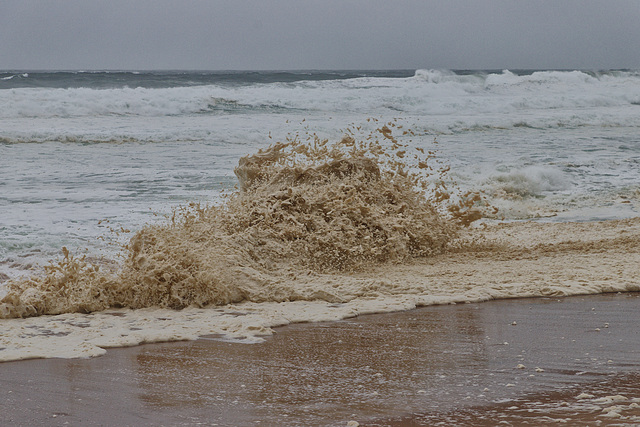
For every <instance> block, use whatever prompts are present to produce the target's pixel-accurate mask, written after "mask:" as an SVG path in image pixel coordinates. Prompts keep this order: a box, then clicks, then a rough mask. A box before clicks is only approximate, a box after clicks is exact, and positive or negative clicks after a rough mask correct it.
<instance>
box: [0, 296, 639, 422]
mask: <svg viewBox="0 0 640 427" xmlns="http://www.w3.org/2000/svg"><path fill="white" fill-rule="evenodd" d="M639 321H640V294H639V293H623V294H605V295H597V296H580V297H570V298H537V299H520V300H502V301H491V302H485V303H480V304H458V305H447V306H431V307H425V308H420V309H416V310H412V311H407V312H401V313H392V314H381V315H367V316H360V317H358V318H353V319H347V320H343V321H338V322H326V323H311V324H296V325H290V326H285V327H282V328H278V329H277V333H276V334H275V335H273V336H271V337H268V338H267V339H266V341H265V342H264V343H260V344H239V343H234V342H225V341H220V340H217V339H216V337H208V338H203V339H200V340H197V341H190V342H177V343H167V344H150V345H142V346H137V347H131V348H125V349H112V350H110V351H109V352H108V353H107V354H106V355H105V356H103V357H98V358H94V359H73V360H69V359H44V360H26V361H20V362H7V363H2V364H0V382H1V384H2V387H1V389H0V395H1V397H0V425H17V426H22V425H25V426H26V425H47V426H49V425H52V426H56V425H225V426H249V425H253V426H255V425H269V426H275V425H347V423H348V422H349V421H355V422H357V423H359V424H360V425H378V426H382V425H391V426H411V425H437V424H440V425H452V424H454V425H496V424H498V423H499V422H501V421H503V422H504V423H503V424H504V425H523V424H531V425H540V424H547V425H549V424H551V425H553V424H556V423H568V424H569V425H607V424H610V423H618V425H625V423H627V425H634V424H636V425H637V424H639V423H640V384H639V383H640V381H639V380H640V332H638V328H637V325H638V323H639ZM352 424H353V423H352ZM565 425H566V424H565Z"/></svg>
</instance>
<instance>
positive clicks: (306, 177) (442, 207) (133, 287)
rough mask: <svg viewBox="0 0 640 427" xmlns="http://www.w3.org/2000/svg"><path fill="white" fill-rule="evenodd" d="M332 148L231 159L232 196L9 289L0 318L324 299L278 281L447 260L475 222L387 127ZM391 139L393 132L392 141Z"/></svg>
mask: <svg viewBox="0 0 640 427" xmlns="http://www.w3.org/2000/svg"><path fill="white" fill-rule="evenodd" d="M358 129H359V128H356V129H349V130H348V131H347V132H346V133H345V136H344V138H342V139H341V140H340V141H337V142H335V143H329V141H328V140H323V139H320V138H319V137H318V136H317V135H315V134H307V135H306V136H302V137H301V136H300V135H295V136H291V137H289V138H287V139H286V140H285V142H279V143H276V144H273V145H271V146H270V147H269V148H268V149H265V150H260V151H258V152H257V153H256V154H254V155H250V156H246V157H244V158H242V159H240V162H239V165H238V167H237V168H236V169H235V173H236V175H237V177H238V180H239V189H238V190H237V191H235V192H233V193H231V194H229V195H227V197H226V199H225V202H224V203H222V204H221V205H215V206H200V205H198V204H192V205H189V206H185V207H183V208H181V209H178V210H176V211H175V212H174V214H173V216H172V217H171V219H170V220H169V221H168V222H167V223H164V224H156V225H149V226H146V227H144V228H143V229H142V230H140V231H139V232H137V233H136V234H135V235H134V237H133V238H132V239H131V240H130V242H129V243H128V244H127V246H126V247H125V249H124V252H123V257H124V262H123V263H122V265H121V266H120V267H114V266H113V264H112V263H108V262H100V261H97V260H89V259H86V258H76V257H74V256H73V255H72V254H71V253H70V252H69V251H68V250H67V249H66V248H63V254H64V258H63V259H62V260H61V261H59V262H58V263H55V264H51V265H49V266H47V267H45V272H44V274H43V275H41V276H32V277H28V278H22V279H15V280H13V281H10V282H9V283H8V284H7V286H6V288H7V293H6V295H5V296H4V297H3V298H2V299H1V300H0V317H5V318H8V317H26V316H37V315H43V314H59V313H67V312H93V311H99V310H104V309H106V308H109V307H128V308H143V307H152V306H159V307H169V308H175V309H180V308H184V307H187V306H199V307H203V306H206V305H210V304H217V305H220V304H227V303H233V302H240V301H253V302H265V301H292V300H317V299H321V300H327V301H332V299H335V297H334V296H333V295H332V294H331V291H330V289H328V290H326V291H320V290H318V289H315V290H310V291H309V292H305V291H303V290H302V291H301V290H300V289H299V287H298V288H296V287H292V286H288V285H287V284H286V283H287V282H286V281H285V280H283V278H291V277H293V278H295V277H297V276H300V277H305V276H306V277H309V276H310V275H322V274H331V273H334V272H353V271H362V270H365V269H367V268H369V267H373V266H379V265H381V264H385V263H405V262H409V261H410V260H411V259H417V258H425V257H430V256H433V255H436V254H441V253H443V252H446V251H448V250H449V249H455V243H454V242H455V241H456V239H457V238H458V237H459V236H460V233H461V230H463V229H464V227H465V226H467V225H469V224H470V223H472V222H473V221H475V220H477V219H479V218H480V217H481V216H482V209H488V207H486V206H485V207H483V206H482V198H481V197H480V195H478V194H475V193H466V194H462V193H460V192H456V191H455V190H454V189H453V188H454V187H452V186H451V183H450V182H449V181H448V179H447V178H446V176H447V171H448V168H447V167H446V166H445V165H442V164H440V163H438V161H437V159H436V158H435V151H434V150H433V149H429V148H430V147H418V148H413V149H412V148H410V146H411V144H410V142H411V141H410V138H411V135H412V133H411V131H409V130H403V129H402V126H401V125H398V124H397V123H396V122H389V123H387V124H384V125H383V126H381V127H380V128H379V129H377V130H376V131H375V132H374V133H372V134H370V135H363V131H359V130H358ZM394 133H402V136H401V137H397V136H395V134H394Z"/></svg>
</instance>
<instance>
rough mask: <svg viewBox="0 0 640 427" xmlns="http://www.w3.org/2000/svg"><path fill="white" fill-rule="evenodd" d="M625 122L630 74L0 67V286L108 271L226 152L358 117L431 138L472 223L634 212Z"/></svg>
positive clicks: (227, 158)
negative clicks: (67, 267)
mask: <svg viewBox="0 0 640 427" xmlns="http://www.w3.org/2000/svg"><path fill="white" fill-rule="evenodd" d="M639 109H640V72H637V71H634V70H619V71H613V70H611V71H580V70H576V71H551V70H521V71H509V70H504V71H447V70H406V71H348V72H342V71H309V72H82V71H73V72H25V71H11V72H1V73H0V280H1V281H2V282H6V281H7V280H8V279H10V278H16V277H21V276H28V275H30V274H32V273H33V272H34V271H35V272H36V273H37V272H38V271H41V269H42V266H44V265H46V264H47V263H48V262H50V261H52V260H56V259H59V258H60V256H61V255H60V254H61V248H62V247H66V248H68V249H69V250H71V251H72V252H73V253H75V254H84V255H86V256H87V257H89V258H98V257H102V258H106V259H113V260H114V263H118V260H119V258H118V257H119V255H118V254H119V253H120V246H121V245H122V244H126V242H127V241H128V239H129V238H130V237H131V235H132V234H133V233H135V232H136V231H137V230H140V229H141V228H142V227H143V226H144V225H145V224H154V223H158V222H162V221H165V220H166V217H167V216H169V215H171V212H172V209H173V208H175V207H177V206H180V205H184V204H186V203H189V202H192V201H196V202H201V203H203V204H217V203H221V200H222V199H221V195H222V194H224V193H225V192H229V191H233V189H234V186H235V185H236V184H237V180H236V177H235V175H234V172H233V170H234V167H235V166H236V165H237V163H238V160H239V159H240V158H241V157H242V156H245V155H248V154H251V153H254V152H256V151H257V150H259V149H265V148H266V147H267V146H269V145H270V144H273V143H275V142H277V141H282V140H284V139H285V138H287V136H291V135H296V134H299V135H306V134H309V133H314V134H317V135H319V136H320V137H321V138H327V139H330V140H340V138H342V136H343V135H344V134H345V132H346V131H347V129H349V128H357V127H360V126H362V127H367V126H369V127H371V126H372V125H371V122H370V121H369V120H371V119H374V120H377V122H376V123H386V122H388V121H394V120H398V121H399V122H401V123H402V125H403V126H404V128H405V129H410V130H411V131H412V134H413V136H412V138H411V140H410V141H408V142H407V144H409V145H411V146H412V147H418V148H420V147H428V148H429V149H431V148H432V147H433V146H434V145H433V144H434V140H435V141H437V144H436V145H435V150H436V155H437V158H438V161H440V162H441V163H442V164H447V165H449V166H450V171H449V176H450V177H451V178H452V179H453V180H455V181H456V183H457V185H458V186H459V187H460V188H462V189H463V190H473V191H481V192H483V194H484V195H485V197H486V198H487V200H488V201H489V202H490V203H491V204H492V205H493V206H495V207H497V208H498V211H497V213H496V214H495V215H493V216H491V217H490V218H488V219H487V220H490V221H496V220H498V221H499V220H507V221H519V220H535V221H547V222H548V221H594V220H603V219H623V218H632V217H636V216H638V207H639V206H640V205H639V203H640V202H639V199H640V132H639V130H640V114H639V112H640V110H639ZM1 287H2V284H1V283H0V292H1ZM0 295H1V294H0ZM391 305H392V306H393V303H391ZM409 305H410V304H409ZM398 307H400V308H401V307H404V306H403V305H402V304H400V305H399V306H398ZM345 310H346V312H348V311H349V310H350V309H345ZM343 314H344V313H343ZM343 314H340V316H342V315H343ZM276 317H277V316H276ZM294 317H295V316H294ZM320 317H321V318H322V316H320ZM328 317H329V318H332V315H331V316H328ZM338 317H339V316H338ZM289 320H290V319H289V318H288V320H287V321H289ZM278 322H284V321H282V320H279V321H275V323H276V324H277V323H278ZM273 323H274V322H271V323H270V325H273ZM285 323H286V322H285ZM187 335H188V334H187Z"/></svg>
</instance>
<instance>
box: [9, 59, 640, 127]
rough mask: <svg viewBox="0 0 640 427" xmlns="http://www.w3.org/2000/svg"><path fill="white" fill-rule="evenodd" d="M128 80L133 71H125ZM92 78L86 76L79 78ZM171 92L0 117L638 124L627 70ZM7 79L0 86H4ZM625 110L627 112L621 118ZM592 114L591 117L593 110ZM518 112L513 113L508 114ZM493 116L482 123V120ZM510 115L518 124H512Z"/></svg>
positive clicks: (74, 98)
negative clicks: (323, 117)
mask: <svg viewBox="0 0 640 427" xmlns="http://www.w3.org/2000/svg"><path fill="white" fill-rule="evenodd" d="M130 74H131V73H130ZM86 76H89V79H90V78H91V74H86ZM323 76H324V77H327V78H326V79H323V78H320V77H318V76H316V77H315V79H307V80H299V81H286V82H283V81H278V82H259V83H247V81H248V80H247V79H248V78H247V77H246V76H244V77H243V78H244V79H245V80H244V81H245V83H244V84H242V85H231V86H229V85H223V84H209V85H201V86H189V85H185V86H177V87H162V88H150V87H135V88H133V87H121V88H111V89H104V88H89V87H77V88H46V87H42V88H14V89H10V90H0V118H48V117H62V118H65V117H101V116H142V117H151V116H153V117H162V116H181V115H193V114H227V113H228V114H239V113H243V112H252V113H256V112H257V113H260V112H266V113H288V112H290V111H292V110H295V111H299V112H302V113H303V114H304V112H305V111H312V112H322V111H325V112H327V113H330V114H333V113H339V112H346V113H353V112H358V113H362V114H370V115H372V116H375V115H378V114H380V113H383V114H384V113H388V112H398V113H401V114H405V115H418V116H423V117H425V116H437V117H446V116H448V117H450V118H451V119H450V120H452V119H455V120H456V121H457V122H456V124H455V126H454V128H455V129H473V128H477V127H482V126H484V125H488V124H490V125H491V126H505V127H511V126H529V127H542V128H544V127H556V126H567V125H570V126H574V125H576V126H580V125H606V126H618V125H621V126H640V115H639V114H637V112H636V111H635V110H636V107H637V106H638V105H640V74H639V73H638V72H635V71H626V72H625V71H620V72H598V73H596V72H584V71H535V72H530V73H518V72H512V71H508V70H504V71H502V72H495V73H486V72H467V73H462V72H453V71H448V70H417V71H416V72H415V73H414V75H413V76H409V77H401V78H398V77H389V76H370V75H365V76H357V75H356V76H355V77H353V78H342V77H340V78H333V79H330V78H329V76H330V74H326V75H323ZM9 77H10V76H6V77H3V78H9ZM624 109H626V110H624ZM596 110H597V111H596ZM514 113H517V114H514ZM487 114H490V115H492V117H491V118H490V123H489V122H487V123H484V121H483V119H482V117H484V116H486V115H487ZM516 116H517V117H516Z"/></svg>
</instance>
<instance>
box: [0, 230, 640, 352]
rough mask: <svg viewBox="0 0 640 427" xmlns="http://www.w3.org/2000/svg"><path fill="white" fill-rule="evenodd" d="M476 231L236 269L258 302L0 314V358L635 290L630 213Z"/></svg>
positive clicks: (248, 336)
mask: <svg viewBox="0 0 640 427" xmlns="http://www.w3.org/2000/svg"><path fill="white" fill-rule="evenodd" d="M482 236H483V238H484V239H485V240H484V241H481V242H479V244H478V246H473V245H470V246H463V247H461V248H460V250H459V251H456V252H454V253H449V254H444V255H438V256H434V257H432V258H427V259H424V260H418V261H415V262H409V263H404V264H389V265H384V266H380V267H376V268H372V269H370V270H367V271H365V272H360V273H351V274H347V273H344V274H313V273H311V272H309V271H296V270H288V271H283V272H281V273H282V274H281V275H280V276H279V281H277V282H265V281H264V280H263V279H261V278H260V277H256V276H252V274H256V272H251V271H249V270H247V271H245V270H243V271H241V272H238V274H237V276H238V277H241V276H240V273H242V274H243V275H245V278H246V283H243V282H240V283H237V286H238V287H239V288H240V289H242V286H245V285H246V286H258V285H259V286H258V287H257V288H255V292H256V293H257V294H256V295H257V297H259V298H258V299H257V301H258V302H242V303H238V304H228V305H225V306H216V307H209V308H203V309H199V308H186V309H183V310H179V311H176V310H171V309H160V308H145V309H137V310H129V309H109V310H105V311H102V312H95V313H92V314H79V313H69V314H61V315H54V316H40V317H31V318H25V319H2V320H0V322H1V323H2V326H3V335H2V336H0V361H9V360H20V359H31V358H40V357H66V358H74V357H95V356H100V355H103V354H105V353H106V352H107V350H106V349H110V348H114V347H127V346H132V345H139V344H142V343H154V342H171V341H181V340H196V339H198V338H199V337H201V336H205V335H216V334H218V335H223V336H225V337H227V338H229V339H231V340H233V339H236V340H238V339H241V340H245V341H248V342H260V341H263V340H264V337H265V336H269V335H271V334H273V333H274V331H273V328H275V327H279V326H283V325H289V324H293V323H300V322H321V321H330V320H339V319H346V318H350V317H354V316H358V315H362V314H370V313H387V312H397V311H404V310H409V309H413V308H415V307H421V306H430V305H438V304H451V303H473V302H481V301H490V300H497V299H511V298H526V297H558V296H570V295H590V294H602V293H608V292H635V291H640V278H639V277H638V272H637V265H640V248H639V247H638V245H637V242H638V241H640V218H634V219H628V220H616V221H604V222H599V223H531V222H526V223H509V224H499V225H495V226H491V227H487V228H486V229H485V230H483V231H482ZM252 292H254V291H252ZM258 292H261V293H259V294H258Z"/></svg>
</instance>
